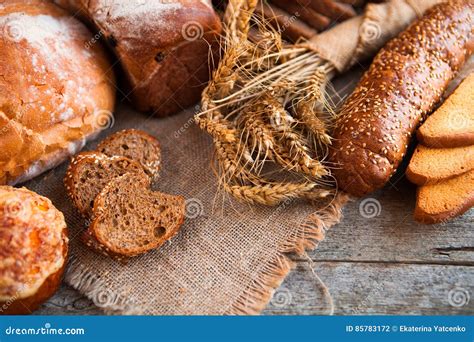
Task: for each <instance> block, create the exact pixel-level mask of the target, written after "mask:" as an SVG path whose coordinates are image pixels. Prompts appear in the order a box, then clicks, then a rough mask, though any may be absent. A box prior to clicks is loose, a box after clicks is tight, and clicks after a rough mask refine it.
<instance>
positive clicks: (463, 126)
mask: <svg viewBox="0 0 474 342" xmlns="http://www.w3.org/2000/svg"><path fill="white" fill-rule="evenodd" d="M416 136H417V138H418V140H419V141H420V142H421V143H422V144H423V145H426V146H431V147H458V146H468V145H474V73H471V74H470V75H469V76H468V77H467V78H466V79H465V80H464V81H462V83H461V84H460V85H459V87H458V88H457V89H456V90H455V91H454V93H453V94H451V96H449V97H448V98H447V99H446V101H445V102H444V103H443V104H442V106H441V107H439V108H438V109H437V110H436V112H434V113H433V114H432V115H431V116H430V117H429V118H428V119H427V120H426V121H425V122H424V123H423V125H421V127H420V129H419V130H418V131H417V132H416Z"/></svg>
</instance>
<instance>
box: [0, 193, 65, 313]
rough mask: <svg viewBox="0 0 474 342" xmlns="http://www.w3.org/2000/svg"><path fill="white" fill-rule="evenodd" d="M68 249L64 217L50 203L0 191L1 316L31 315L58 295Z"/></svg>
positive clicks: (22, 194)
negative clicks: (56, 293)
mask: <svg viewBox="0 0 474 342" xmlns="http://www.w3.org/2000/svg"><path fill="white" fill-rule="evenodd" d="M67 244H68V238H67V230H66V223H65V222H64V216H63V214H62V213H61V212H60V211H59V210H57V209H56V208H55V207H54V205H53V204H52V203H51V201H50V200H49V199H47V198H45V197H42V196H40V195H38V194H36V193H34V192H32V191H29V190H27V189H25V188H22V189H17V188H13V187H10V186H5V185H3V186H0V314H4V315H19V314H29V313H31V312H33V311H34V310H36V309H37V308H38V307H39V306H40V305H41V303H43V302H44V301H46V300H47V299H48V298H49V297H51V296H52V295H53V294H54V292H56V290H57V288H58V287H59V284H60V283H61V277H62V274H63V269H64V266H65V265H66V257H67Z"/></svg>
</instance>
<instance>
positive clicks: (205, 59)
mask: <svg viewBox="0 0 474 342" xmlns="http://www.w3.org/2000/svg"><path fill="white" fill-rule="evenodd" d="M55 1H56V3H58V4H59V5H61V6H62V7H64V8H66V9H68V10H70V11H71V12H72V13H77V12H78V11H79V13H80V14H81V16H82V18H83V19H84V20H86V21H88V22H90V23H91V24H92V25H93V26H94V28H95V29H96V31H98V32H99V35H100V36H104V39H105V41H106V42H107V43H108V45H109V46H110V47H111V48H112V49H113V51H114V52H115V54H116V56H117V57H118V59H119V61H120V63H121V65H122V68H123V70H124V73H125V76H126V79H127V83H128V84H127V85H126V87H127V88H129V89H128V91H127V93H131V95H130V96H131V99H132V102H133V104H134V106H135V107H136V108H137V109H138V110H140V111H152V112H154V113H155V114H156V115H160V116H165V115H170V114H173V113H176V112H178V111H181V110H183V109H185V108H187V107H188V106H190V105H193V104H194V103H196V102H197V101H198V100H199V98H200V95H201V91H202V90H203V89H204V86H205V84H206V82H207V81H208V79H209V75H210V72H209V57H210V52H211V51H214V58H217V57H218V56H217V53H216V52H217V51H218V44H217V38H218V35H219V34H220V32H221V23H220V20H219V17H218V16H217V14H216V13H215V12H214V10H213V8H212V4H211V1H209V0H176V1H172V2H171V1H148V2H142V3H140V2H136V1H133V0H112V1H110V0H92V1H90V0H78V1H76V0H55ZM210 46H211V49H210Z"/></svg>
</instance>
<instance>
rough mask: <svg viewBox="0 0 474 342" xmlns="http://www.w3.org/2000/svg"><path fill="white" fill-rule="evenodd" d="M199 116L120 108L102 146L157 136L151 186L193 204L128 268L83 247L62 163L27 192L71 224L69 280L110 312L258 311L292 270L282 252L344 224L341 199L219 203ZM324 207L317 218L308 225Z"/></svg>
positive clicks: (81, 223) (312, 241)
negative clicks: (119, 137)
mask: <svg viewBox="0 0 474 342" xmlns="http://www.w3.org/2000/svg"><path fill="white" fill-rule="evenodd" d="M193 114H194V111H193V110H187V111H185V112H183V113H181V114H179V115H177V116H174V117H171V118H165V119H156V118H147V117H146V116H145V115H143V114H139V113H136V112H134V111H133V110H132V109H130V108H129V107H127V106H119V108H118V109H117V113H116V117H115V124H114V125H113V127H112V128H111V129H108V130H107V131H105V132H104V133H102V135H101V137H99V139H98V140H100V138H102V137H104V136H105V135H108V134H110V133H111V132H112V131H116V130H120V129H124V128H130V127H134V128H140V129H144V130H146V131H148V132H149V133H152V134H153V135H155V136H157V137H158V138H159V140H160V142H161V145H162V155H163V168H162V171H161V173H160V179H159V180H158V182H157V183H156V184H155V186H154V187H155V188H156V189H159V190H161V191H164V192H168V193H172V194H180V195H183V196H184V197H185V198H187V199H188V202H187V219H186V222H185V224H184V225H183V227H182V229H181V231H180V233H179V234H178V235H177V236H176V237H175V238H174V239H172V240H171V241H170V242H169V243H167V244H165V245H164V246H163V247H162V248H160V249H159V250H156V251H152V252H151V253H149V254H146V255H143V256H140V257H136V258H133V259H131V260H130V261H129V262H128V263H127V264H122V263H119V262H116V261H113V260H111V259H110V258H107V257H104V256H102V255H99V254H97V253H95V252H93V251H91V250H89V249H88V248H87V247H85V246H84V245H83V244H82V242H81V241H80V238H79V236H80V233H81V232H82V231H83V229H84V228H85V224H86V222H85V221H84V219H83V218H81V216H80V215H79V214H78V213H77V212H76V211H75V210H74V209H73V207H72V206H71V204H70V201H69V200H68V198H67V196H66V194H65V191H64V186H63V183H62V179H63V176H64V173H65V169H66V165H61V166H60V167H58V168H56V169H54V170H52V171H50V172H48V173H46V174H44V175H42V176H40V177H38V178H36V179H35V180H33V181H31V182H29V183H27V184H25V185H26V186H27V187H28V188H30V189H32V190H35V191H37V192H38V193H40V194H42V195H45V196H47V197H49V198H50V199H51V200H52V201H53V203H54V204H55V205H56V206H57V207H58V208H59V209H60V210H61V211H62V212H63V213H64V215H65V217H66V220H67V223H68V227H69V230H70V240H71V241H70V262H69V267H68V269H67V273H66V277H65V280H66V282H67V283H68V284H69V285H71V286H73V287H74V288H76V289H78V290H79V291H80V292H81V293H83V294H84V295H86V296H87V297H89V298H90V299H92V300H93V302H94V303H95V304H96V305H98V306H99V307H102V308H104V310H105V311H106V312H108V313H112V312H114V313H119V314H148V315H158V314H161V315H168V314H173V315H189V314H203V315H211V314H212V315H220V314H255V313H258V312H259V311H260V310H262V309H263V308H264V307H265V304H266V303H267V302H268V301H269V299H270V297H271V294H272V289H274V288H275V287H277V286H278V285H279V283H280V282H281V281H282V280H283V279H284V277H285V275H286V274H287V273H288V272H289V270H290V268H291V262H290V261H289V259H288V258H287V257H286V256H285V254H286V253H288V252H302V251H303V250H304V248H313V247H314V246H315V244H316V243H317V242H318V241H320V240H321V239H323V237H324V231H325V229H327V228H329V226H331V225H332V224H334V223H335V222H337V221H338V220H339V218H340V208H341V205H342V203H343V202H344V198H343V197H338V198H337V199H336V200H335V201H333V203H332V204H330V205H329V206H328V207H326V208H318V207H316V206H314V205H309V204H305V203H303V202H298V203H296V202H295V203H293V202H288V203H285V204H283V205H281V206H279V207H274V208H269V207H263V206H249V205H247V204H242V203H239V202H236V201H234V200H231V199H229V198H226V199H225V200H224V198H223V196H222V194H220V195H216V194H217V193H218V191H217V187H216V184H217V182H216V177H215V175H214V174H213V172H212V170H211V165H210V158H211V156H212V148H211V146H212V145H211V141H210V139H209V138H208V136H207V135H206V134H205V133H204V132H202V131H201V130H200V129H199V128H198V127H197V126H196V125H195V124H194V122H193V120H192V117H193ZM95 144H96V143H95V142H94V143H91V144H89V145H88V146H87V147H86V149H92V148H93V147H94V146H95ZM66 164H67V163H66ZM131 200H132V201H133V199H131ZM318 209H321V211H320V214H319V215H315V216H313V218H312V219H310V220H308V217H309V216H310V215H312V214H314V212H315V211H317V210H318Z"/></svg>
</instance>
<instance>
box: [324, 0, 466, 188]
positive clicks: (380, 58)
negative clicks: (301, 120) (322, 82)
mask: <svg viewBox="0 0 474 342" xmlns="http://www.w3.org/2000/svg"><path fill="white" fill-rule="evenodd" d="M473 28H474V3H473V2H472V1H469V0H456V1H450V2H448V3H442V4H439V5H437V6H434V7H433V8H431V9H430V10H428V11H427V12H426V14H425V15H424V16H423V18H421V19H420V20H418V21H417V22H415V23H414V24H412V25H411V26H410V27H409V28H408V29H407V30H406V31H404V32H403V33H401V34H400V35H399V36H398V37H397V38H395V39H393V40H392V41H390V42H389V43H388V44H387V45H386V46H385V47H384V48H383V49H382V50H381V51H380V52H379V53H378V55H377V56H376V57H375V59H374V61H373V63H372V65H371V66H370V69H369V70H368V71H367V72H366V73H365V74H364V76H363V77H362V79H361V81H360V82H359V84H358V86H357V87H356V89H355V90H354V92H353V93H352V94H351V96H350V97H349V98H348V99H347V101H346V102H345V103H344V106H343V108H342V111H341V116H340V118H339V119H338V122H337V124H336V128H335V131H334V146H333V147H334V151H333V152H332V156H331V159H332V162H334V163H336V164H337V165H338V166H337V168H336V169H335V170H334V176H335V178H336V180H337V183H338V185H339V186H340V187H341V188H342V189H343V190H345V191H347V192H349V193H351V194H353V195H356V196H362V195H365V194H367V193H369V192H372V191H374V190H376V189H378V188H381V187H383V186H384V185H385V184H386V183H387V182H388V180H389V179H390V176H391V175H393V173H394V172H395V171H396V169H397V167H398V165H399V164H400V161H401V160H402V158H403V156H404V155H405V153H406V150H407V147H408V144H409V142H410V139H411V136H412V134H413V133H414V131H415V130H416V127H417V126H418V124H419V123H420V121H421V120H422V119H423V118H424V117H426V115H427V114H428V113H430V112H431V111H432V110H433V107H434V106H435V105H436V103H437V102H438V101H439V100H440V99H441V96H442V94H443V91H444V90H445V89H446V87H447V85H448V83H449V82H450V81H451V80H452V79H453V77H454V76H455V75H456V72H457V70H458V69H459V68H460V67H461V66H462V65H463V63H464V61H465V60H466V57H467V56H468V55H469V54H470V53H472V49H473V47H474V32H473Z"/></svg>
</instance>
